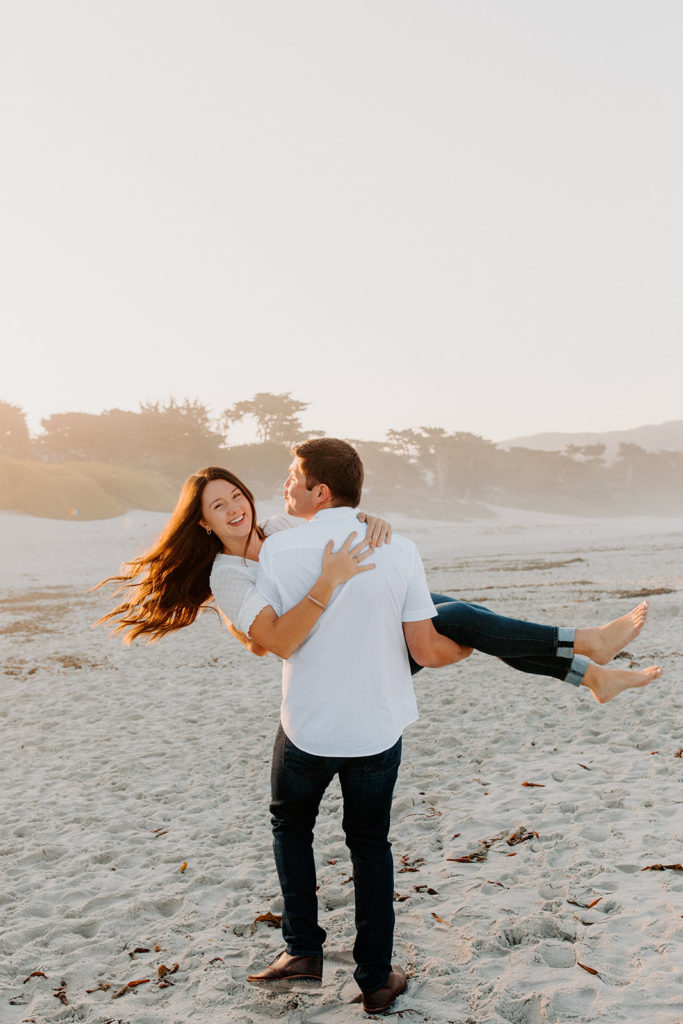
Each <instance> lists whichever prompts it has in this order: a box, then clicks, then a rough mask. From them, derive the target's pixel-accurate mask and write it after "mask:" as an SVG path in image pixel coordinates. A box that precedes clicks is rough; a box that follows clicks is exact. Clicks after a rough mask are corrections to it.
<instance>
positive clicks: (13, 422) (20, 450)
mask: <svg viewBox="0 0 683 1024" xmlns="http://www.w3.org/2000/svg"><path fill="white" fill-rule="evenodd" d="M30 449H31V437H30V435H29V432H28V427H27V425H26V415H25V413H24V410H23V409H21V408H20V407H19V406H18V405H11V404H10V403H9V402H0V452H2V454H3V455H12V456H14V458H21V457H23V456H26V455H28V454H29V451H30Z"/></svg>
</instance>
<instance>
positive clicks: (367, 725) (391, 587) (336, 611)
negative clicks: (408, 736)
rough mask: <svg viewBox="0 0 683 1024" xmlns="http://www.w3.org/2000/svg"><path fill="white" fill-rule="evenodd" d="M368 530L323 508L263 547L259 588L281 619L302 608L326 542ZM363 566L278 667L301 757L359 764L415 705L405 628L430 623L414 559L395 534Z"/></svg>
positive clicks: (389, 741) (389, 742)
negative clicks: (404, 624) (368, 567)
mask: <svg viewBox="0 0 683 1024" xmlns="http://www.w3.org/2000/svg"><path fill="white" fill-rule="evenodd" d="M353 531H355V532H356V533H357V535H358V537H357V539H358V540H360V539H361V538H362V537H363V536H364V533H365V526H364V525H363V524H362V523H359V521H358V519H357V518H356V511H355V509H352V508H347V507H343V508H329V509H323V510H322V511H321V512H319V513H318V514H317V515H316V516H315V518H314V519H312V520H311V521H310V522H308V523H304V524H303V525H302V526H300V527H298V528H297V529H296V530H283V531H282V533H277V534H275V535H274V536H272V537H269V538H268V539H267V540H266V542H265V543H264V545H263V547H262V548H261V554H260V560H259V569H258V573H257V576H256V586H257V587H258V589H259V590H260V591H261V593H262V594H263V595H264V597H266V598H267V599H268V602H269V603H270V604H271V605H272V607H273V608H274V609H275V611H276V612H277V614H278V615H282V614H283V613H284V612H286V611H288V610H289V609H290V608H292V607H293V606H294V605H295V604H298V602H299V601H301V600H302V598H304V597H305V595H306V594H307V592H308V591H309V590H310V589H311V587H312V586H313V583H314V582H315V581H316V579H317V578H318V576H319V575H320V569H321V565H322V551H323V548H324V547H325V544H326V543H327V541H328V540H333V541H334V548H335V550H337V549H338V548H339V547H340V545H341V544H342V543H343V542H344V540H345V538H346V537H347V536H348V535H349V534H350V533H351V532H353ZM368 562H374V563H375V564H376V566H377V567H376V568H375V569H372V570H371V571H370V572H364V573H360V574H359V575H358V576H355V577H354V578H353V579H352V580H349V581H348V582H347V583H344V584H343V585H342V586H339V587H337V589H336V590H335V592H334V594H333V597H332V600H331V601H330V603H329V605H328V607H327V608H326V610H325V611H324V612H323V614H322V615H321V617H320V619H319V620H318V622H317V624H316V625H315V626H314V627H313V629H312V630H311V632H310V634H309V635H308V637H307V639H306V640H305V641H304V643H303V644H302V645H301V646H300V647H299V649H298V650H297V651H295V652H294V654H293V655H292V656H291V658H289V660H288V661H285V662H284V663H283V668H282V708H281V718H282V727H283V729H284V731H285V733H286V735H287V736H288V737H289V739H290V740H291V741H292V743H294V744H295V745H296V746H297V747H299V748H300V749H301V750H305V751H307V752H308V753H309V754H317V755H320V756H323V757H362V756H366V755H368V754H377V753H379V752H380V751H382V750H387V749H388V748H389V747H391V746H393V745H394V743H395V742H396V740H397V739H398V738H399V736H400V735H401V733H402V732H403V729H404V728H405V727H406V726H407V725H409V724H410V723H411V722H414V721H415V720H416V718H417V717H418V715H417V704H416V701H415V693H414V691H413V684H412V681H411V676H410V664H409V661H408V651H407V648H406V644H405V640H404V637H403V630H402V627H401V623H402V622H419V621H422V620H423V619H430V618H433V617H434V616H435V615H436V614H437V613H436V609H435V608H434V604H433V602H432V599H431V597H430V596H429V589H428V587H427V581H426V579H425V572H424V567H423V565H422V560H421V558H420V555H419V552H418V550H417V548H416V547H415V545H414V544H413V543H412V541H409V540H406V539H405V538H404V537H399V536H396V535H395V534H394V535H393V536H392V539H391V543H390V544H388V545H386V544H385V545H383V546H382V547H381V548H378V549H377V551H375V552H374V554H373V555H372V557H371V558H369V559H368Z"/></svg>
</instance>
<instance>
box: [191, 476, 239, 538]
mask: <svg viewBox="0 0 683 1024" xmlns="http://www.w3.org/2000/svg"><path fill="white" fill-rule="evenodd" d="M199 524H200V526H203V527H204V529H205V530H211V531H213V533H215V534H216V536H217V537H218V539H219V540H220V541H222V542H223V547H224V549H225V551H226V553H227V554H230V555H241V554H243V552H244V545H245V543H246V540H247V537H248V536H249V533H250V531H251V526H252V514H251V507H250V505H249V501H248V499H247V498H246V496H245V495H244V494H243V493H242V491H241V490H240V489H239V487H235V485H234V484H231V483H229V482H228V481H227V480H210V481H209V482H208V484H207V485H206V487H205V488H204V491H203V493H202V518H201V519H200V520H199Z"/></svg>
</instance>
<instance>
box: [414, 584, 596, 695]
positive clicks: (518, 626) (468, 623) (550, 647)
mask: <svg viewBox="0 0 683 1024" xmlns="http://www.w3.org/2000/svg"><path fill="white" fill-rule="evenodd" d="M432 601H433V602H434V604H435V605H436V609H437V611H438V613H439V614H438V617H437V618H435V619H432V622H433V623H434V627H435V629H436V630H437V632H439V633H441V634H443V636H447V637H448V638H449V639H451V640H455V641H456V642H457V643H459V644H463V645H464V646H465V647H473V648H474V649H475V650H476V651H483V653H484V654H492V655H494V656H495V657H496V658H500V659H501V661H504V662H505V663H506V664H507V665H510V666H511V667H512V668H516V669H518V670H519V671H520V672H531V673H533V674H534V675H543V676H553V677H554V678H555V679H567V677H568V676H569V675H570V672H571V670H572V662H573V661H574V660H578V659H579V658H580V657H581V656H578V657H577V658H576V659H575V658H574V652H573V631H572V630H563V631H562V632H563V633H565V634H567V635H572V640H571V642H566V641H565V642H564V643H563V642H562V641H561V638H560V630H559V629H558V627H557V626H542V625H540V624H539V623H536V622H525V621H524V620H522V619H510V618H508V617H507V616H505V615H496V613H495V612H492V611H491V610H490V609H488V608H484V607H483V606H482V605H479V604H470V602H469V601H454V600H453V598H452V597H444V595H443V594H432ZM581 661H582V662H583V661H585V659H583V658H581ZM586 664H587V662H586ZM421 667H422V666H420V665H418V664H417V662H416V661H414V660H413V658H411V659H410V668H411V672H412V674H413V675H415V673H416V672H419V671H420V668H421ZM583 671H585V667H583ZM571 681H572V682H575V680H574V679H572V680H571Z"/></svg>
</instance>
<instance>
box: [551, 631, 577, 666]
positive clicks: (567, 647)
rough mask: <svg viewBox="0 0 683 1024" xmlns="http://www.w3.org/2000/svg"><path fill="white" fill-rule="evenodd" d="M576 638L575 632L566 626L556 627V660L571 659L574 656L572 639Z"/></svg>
mask: <svg viewBox="0 0 683 1024" xmlns="http://www.w3.org/2000/svg"><path fill="white" fill-rule="evenodd" d="M575 637H576V630H575V629H570V628H569V627H568V626H558V628H557V650H556V652H555V653H556V654H557V657H558V658H571V657H573V655H574V638H575Z"/></svg>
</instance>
